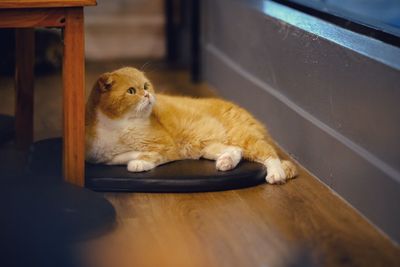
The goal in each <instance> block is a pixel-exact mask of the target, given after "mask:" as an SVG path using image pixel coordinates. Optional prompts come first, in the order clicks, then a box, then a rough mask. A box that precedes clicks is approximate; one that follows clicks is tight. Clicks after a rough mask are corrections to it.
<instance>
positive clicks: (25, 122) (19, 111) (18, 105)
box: [15, 29, 35, 149]
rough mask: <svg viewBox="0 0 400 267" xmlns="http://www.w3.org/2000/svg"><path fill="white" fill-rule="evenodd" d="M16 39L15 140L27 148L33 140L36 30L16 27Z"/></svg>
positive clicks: (20, 145)
mask: <svg viewBox="0 0 400 267" xmlns="http://www.w3.org/2000/svg"><path fill="white" fill-rule="evenodd" d="M15 41H16V42H15V44H16V47H15V141H16V146H17V147H18V148H24V149H26V148H28V147H29V145H30V144H31V143H32V141H33V99H34V91H33V87H34V65H35V32H34V30H33V29H16V31H15Z"/></svg>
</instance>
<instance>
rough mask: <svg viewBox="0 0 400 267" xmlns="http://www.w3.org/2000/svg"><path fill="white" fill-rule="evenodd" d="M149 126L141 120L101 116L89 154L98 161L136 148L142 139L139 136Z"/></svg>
mask: <svg viewBox="0 0 400 267" xmlns="http://www.w3.org/2000/svg"><path fill="white" fill-rule="evenodd" d="M146 127H147V124H146V123H144V122H141V121H128V120H110V119H108V118H104V117H102V116H99V119H98V123H97V125H96V128H95V132H96V134H95V138H94V139H93V142H92V145H91V148H90V151H89V154H90V155H89V156H90V157H91V158H94V159H96V161H107V160H109V159H110V158H112V157H114V156H115V155H117V154H120V153H123V152H126V151H130V150H136V146H139V144H140V142H141V141H140V140H139V138H137V137H138V136H140V134H139V135H137V134H134V133H135V132H136V133H140V132H142V131H143V130H144V128H146Z"/></svg>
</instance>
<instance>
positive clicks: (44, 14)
mask: <svg viewBox="0 0 400 267" xmlns="http://www.w3.org/2000/svg"><path fill="white" fill-rule="evenodd" d="M0 17H1V20H0V28H33V27H64V25H65V11H64V10H63V9H60V8H58V9H57V8H47V9H46V8H38V9H0Z"/></svg>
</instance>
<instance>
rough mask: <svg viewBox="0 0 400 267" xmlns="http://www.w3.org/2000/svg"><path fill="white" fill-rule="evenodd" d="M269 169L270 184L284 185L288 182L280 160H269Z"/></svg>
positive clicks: (267, 161)
mask: <svg viewBox="0 0 400 267" xmlns="http://www.w3.org/2000/svg"><path fill="white" fill-rule="evenodd" d="M265 165H266V167H267V177H265V180H267V182H268V183H270V184H283V183H285V182H286V174H285V171H284V169H283V166H282V163H281V161H280V160H279V159H268V160H266V163H265Z"/></svg>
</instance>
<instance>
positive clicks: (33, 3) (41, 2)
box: [0, 0, 97, 9]
mask: <svg viewBox="0 0 400 267" xmlns="http://www.w3.org/2000/svg"><path fill="white" fill-rule="evenodd" d="M96 4H97V3H96V0H1V1H0V9H1V8H39V7H46V8H47V7H78V6H95V5H96Z"/></svg>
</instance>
